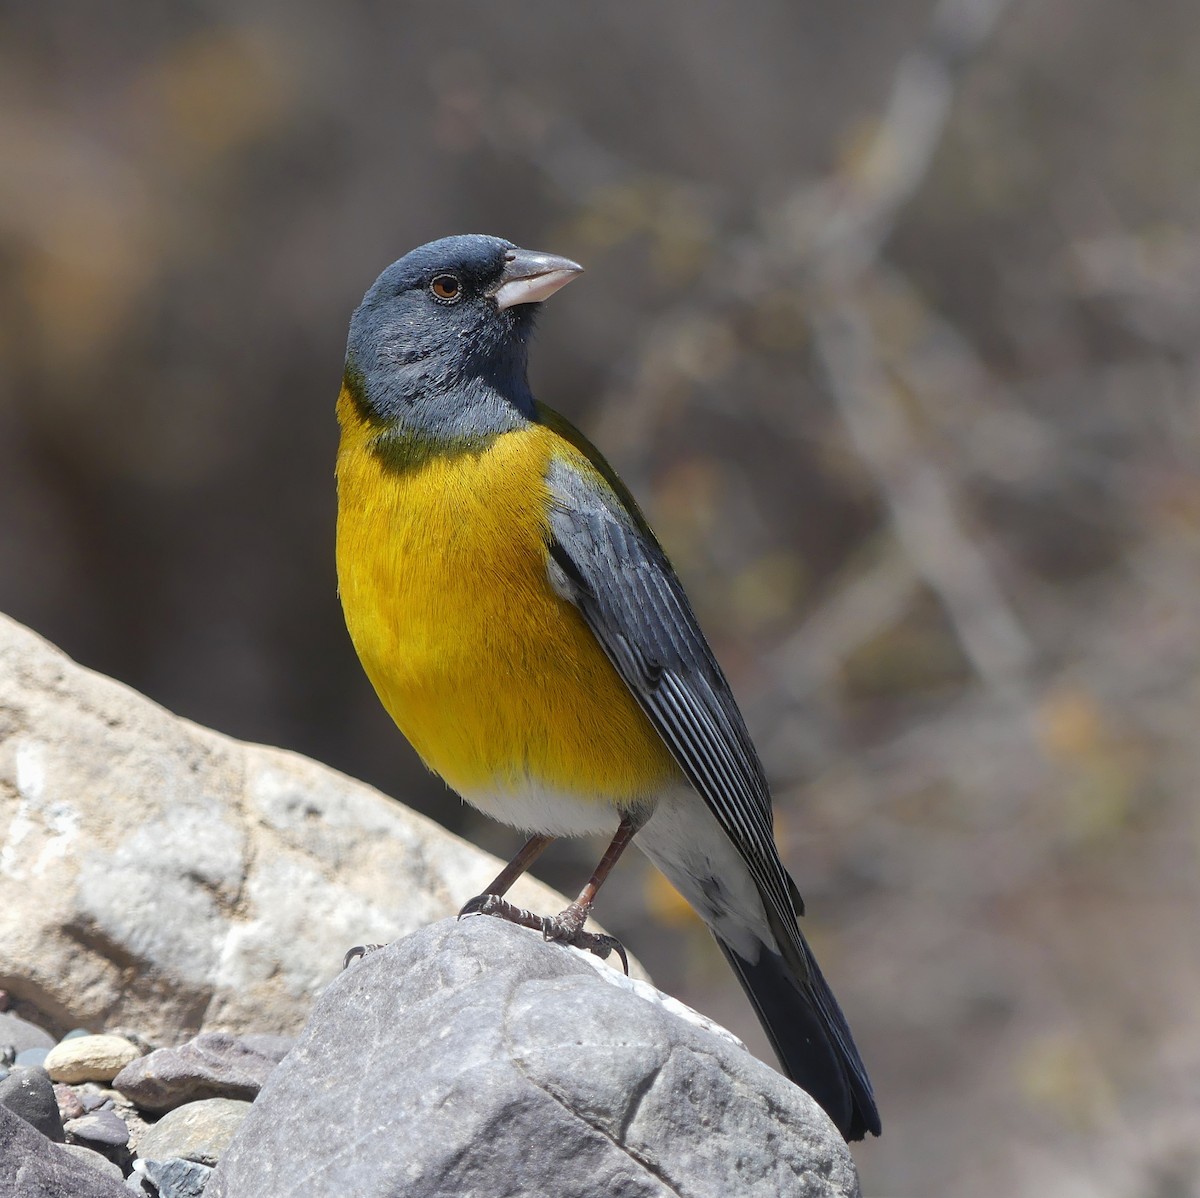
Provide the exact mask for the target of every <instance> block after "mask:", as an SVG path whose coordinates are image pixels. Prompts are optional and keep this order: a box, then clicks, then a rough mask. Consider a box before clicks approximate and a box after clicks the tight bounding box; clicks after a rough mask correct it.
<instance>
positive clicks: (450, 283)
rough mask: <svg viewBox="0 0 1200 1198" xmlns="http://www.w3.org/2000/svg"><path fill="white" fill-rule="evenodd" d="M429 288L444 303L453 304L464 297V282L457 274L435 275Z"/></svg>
mask: <svg viewBox="0 0 1200 1198" xmlns="http://www.w3.org/2000/svg"><path fill="white" fill-rule="evenodd" d="M429 290H430V292H432V294H433V298H434V299H435V300H441V302H442V303H443V304H453V303H455V302H457V301H458V300H459V299H460V298H461V297H462V283H461V282H460V281H459V280H458V278H457V277H456V276H455V275H435V276H434V279H433V282H432V283H430V284H429Z"/></svg>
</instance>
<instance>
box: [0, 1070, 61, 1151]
mask: <svg viewBox="0 0 1200 1198" xmlns="http://www.w3.org/2000/svg"><path fill="white" fill-rule="evenodd" d="M0 1106H2V1107H6V1108H7V1109H8V1110H10V1111H12V1112H13V1114H14V1115H19V1116H20V1117H21V1118H22V1119H24V1120H25V1122H26V1123H28V1124H29V1125H30V1126H31V1127H34V1128H36V1129H37V1130H38V1131H39V1132H41V1133H42V1135H44V1136H45V1137H46V1138H47V1139H50V1140H54V1141H55V1142H56V1143H59V1144H61V1143H62V1142H63V1140H64V1139H65V1138H66V1137H65V1136H64V1135H63V1125H62V1116H61V1115H60V1114H59V1113H58V1097H57V1095H56V1094H55V1093H54V1083H53V1082H52V1081H51V1080H50V1076H49V1074H48V1073H47V1072H46V1071H45V1070H44V1069H41V1068H36V1067H35V1068H28V1069H27V1068H21V1067H18V1068H15V1069H13V1071H12V1072H11V1073H10V1074H9V1075H8V1076H7V1077H6V1078H5V1079H4V1080H3V1081H2V1082H0Z"/></svg>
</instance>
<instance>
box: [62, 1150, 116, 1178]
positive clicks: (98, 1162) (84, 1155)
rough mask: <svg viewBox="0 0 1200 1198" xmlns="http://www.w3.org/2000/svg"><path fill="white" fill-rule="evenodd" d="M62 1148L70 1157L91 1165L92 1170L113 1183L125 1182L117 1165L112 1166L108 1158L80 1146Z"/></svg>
mask: <svg viewBox="0 0 1200 1198" xmlns="http://www.w3.org/2000/svg"><path fill="white" fill-rule="evenodd" d="M63 1148H64V1149H66V1151H67V1152H69V1153H70V1154H71V1155H72V1156H74V1157H78V1158H79V1159H80V1160H81V1161H85V1162H86V1163H87V1164H89V1165H91V1167H92V1168H93V1169H97V1170H99V1171H100V1172H101V1173H105V1174H107V1175H108V1176H109V1177H111V1178H112V1179H113V1180H114V1181H124V1180H125V1174H124V1173H122V1172H121V1168H120V1166H119V1165H114V1164H113V1162H112V1161H110V1160H109V1159H108V1157H106V1156H101V1155H100V1153H98V1152H94V1151H93V1150H92V1149H91V1148H85V1147H84V1146H83V1145H82V1144H64V1145H63Z"/></svg>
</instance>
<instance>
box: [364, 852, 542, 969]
mask: <svg viewBox="0 0 1200 1198" xmlns="http://www.w3.org/2000/svg"><path fill="white" fill-rule="evenodd" d="M553 839H554V837H553V836H531V837H530V838H529V839H528V840H527V841H526V842H525V847H524V848H523V849H522V850H521V851H520V852H519V853H518V854H517V855H516V856H515V857H514V858H513V859H512V860H511V861H510V862H509V863H508V864H507V865H506V866H505V867H504V868H503V869H502V870H501V871H500V872H499V873H498V874H497V875H496V876H495V877H494V878H493V879H492V881H491V883H490V884H489V885H488V888H487V889H486V890H485V891H484V892H483V893H482V894H480V895H476V897H475V898H473V899H471V901H470V902H468V903H467V905H466V906H465V907H463V909H462V910H461V911H460V912H459V913H458V918H459V919H462V917H463V916H464V915H502V916H505V918H511V917H510V916H506V915H505V912H504V910H502V909H507V910H508V911H511V912H513V913H514V915H519V916H522V917H523V918H521V919H516V918H513V919H512V922H513V923H522V924H524V925H525V927H527V928H533V929H534V930H535V931H541V928H542V917H541V916H540V915H534V914H532V913H531V912H529V911H522V910H521V909H520V908H519V907H514V906H513V905H512V903H506V902H505V901H504V900H503V899H502V898H501V897H500V896H501V895H502V894H504V893H505V892H506V891H507V890H508V888H509V887H510V886H511V885H512V884H513V883H514V882H515V881H516V880H517V879H518V878H519V877H520V876H521V875H522V874H523V873H524V872H525V871H526V870H527V869H528V868H529V867H530V866H531V865H532V864H533V863H534V862H535V861H536V860H537V859H538V858H539V857H540V856H541V855H542V852H543V850H544V849H545V848H546V846H547V845H548V844H549V843H550V842H551V841H552V840H553ZM381 948H383V945H382V944H356V945H355V946H354V947H353V948H352V949H351V950H350V951H349V952H348V953H347V954H346V955H345V956H344V957H343V958H342V969H343V970H345V969H349V968H350V963H351V962H352V961H359V960H361V959H362V958H363V957H366V956H368V955H369V954H371V953H373V952H376V951H377V950H379V949H381Z"/></svg>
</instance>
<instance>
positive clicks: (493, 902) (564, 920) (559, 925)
mask: <svg viewBox="0 0 1200 1198" xmlns="http://www.w3.org/2000/svg"><path fill="white" fill-rule="evenodd" d="M589 911H590V908H589V907H588V906H585V905H584V904H582V903H572V904H571V905H570V906H569V907H568V908H567V909H566V910H565V911H561V912H559V914H558V915H535V914H534V913H533V912H532V911H526V910H525V909H524V908H523V907H518V906H516V904H514V903H510V902H508V901H507V900H506V899H503V898H501V897H500V896H499V895H498V894H480V895H477V896H476V897H475V898H473V899H471V900H470V901H469V902H468V903H467V904H466V906H464V907H463V909H462V910H461V911H460V912H459V913H458V918H459V919H462V917H463V916H464V915H494V916H496V918H497V919H504V920H507V921H508V922H509V923H515V924H519V925H520V926H521V927H523V928H531V929H532V930H533V931H535V932H541V934H542V937H543V938H544V939H545V940H551V941H553V942H554V943H556V944H569V945H571V946H572V947H573V948H581V949H583V950H584V951H586V952H589V953H595V954H596V956H598V957H599V958H600V959H601V960H604V959H605V958H606V957H607V956H608V955H609V953H612V952H615V953H616V954H617V956H618V957H620V958H621V968H622V969H624V971H625V973H626V975H628V973H629V958H628V957H627V956H626V955H625V949H624V947H623V946H622V944H621V942H620V941H619V940H618V939H617V938H616V937H615V936H604V935H601V934H600V933H597V932H585V931H584V929H583V925H584V924H585V923H586V922H587V917H588V913H589Z"/></svg>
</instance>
